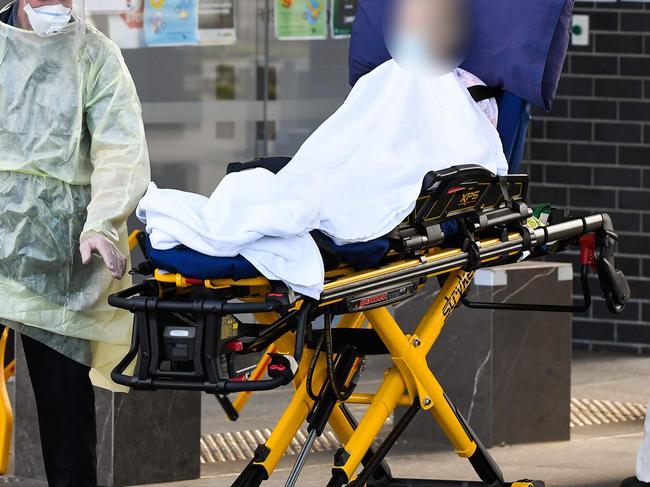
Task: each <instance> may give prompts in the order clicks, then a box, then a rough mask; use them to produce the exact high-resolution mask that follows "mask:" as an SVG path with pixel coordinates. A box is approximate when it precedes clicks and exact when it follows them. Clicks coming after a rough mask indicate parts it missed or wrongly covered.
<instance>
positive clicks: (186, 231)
mask: <svg viewBox="0 0 650 487" xmlns="http://www.w3.org/2000/svg"><path fill="white" fill-rule="evenodd" d="M472 84H476V81H475V80H474V79H472V75H471V74H469V73H466V72H462V71H460V70H459V71H456V72H454V73H449V74H447V75H445V76H442V77H438V78H427V77H419V76H416V75H413V74H411V73H409V72H407V71H405V70H404V69H402V68H400V67H399V66H398V65H397V64H396V63H395V62H394V61H387V62H386V63H384V64H383V65H382V66H380V67H378V68H377V69H375V70H374V71H373V72H372V73H370V74H368V75H366V76H365V77H364V78H362V79H361V80H360V81H359V82H358V83H357V84H356V85H355V87H354V89H353V90H352V92H351V93H350V95H349V97H348V98H347V100H346V101H345V102H344V104H343V105H342V106H341V107H340V108H339V110H337V111H336V113H334V114H333V115H332V116H331V117H330V118H329V119H328V120H326V121H325V122H324V123H323V124H322V125H321V126H320V127H319V128H318V129H317V130H316V131H315V132H314V133H313V134H312V136H311V137H309V138H308V139H307V141H306V142H305V143H304V144H303V146H302V147H301V148H300V150H299V151H298V153H297V154H296V155H295V156H294V157H293V159H292V160H291V162H289V163H288V164H287V165H286V166H285V167H284V168H283V169H282V170H280V171H279V172H278V173H277V174H274V173H272V172H270V171H267V170H266V169H262V168H256V169H252V170H248V171H244V172H237V173H232V174H229V175H227V176H226V177H225V178H224V180H223V181H222V182H221V183H220V184H219V186H218V187H217V188H216V189H215V191H214V192H213V194H212V195H211V196H210V198H205V197H203V196H200V195H196V194H191V193H184V192H180V191H175V190H162V189H158V188H157V187H156V186H155V185H154V184H152V185H151V187H150V188H149V191H148V192H147V194H146V195H145V197H144V198H143V199H142V201H141V203H140V206H139V208H138V217H139V218H140V219H141V220H142V221H143V222H145V223H146V225H147V233H149V235H150V242H151V245H152V247H153V248H154V249H158V250H169V249H173V248H175V247H177V246H179V245H183V246H185V247H188V248H190V249H193V250H195V251H197V252H199V253H201V254H205V255H209V256H214V257H233V256H237V255H241V256H243V257H245V258H246V260H247V261H248V262H250V263H251V264H252V265H253V266H254V267H255V268H256V269H257V270H258V271H259V272H260V273H262V274H263V275H264V276H265V277H267V278H268V279H270V280H279V281H284V282H285V283H286V284H287V285H288V286H289V287H290V288H291V289H293V290H294V291H296V292H298V293H300V294H304V295H306V296H310V297H318V296H319V295H320V293H321V291H322V289H323V282H324V266H323V261H322V258H321V255H320V252H319V249H318V246H317V245H316V243H315V242H314V239H313V237H312V235H311V234H310V232H312V231H314V230H319V231H320V232H322V234H324V235H326V236H328V237H330V238H331V239H332V240H333V241H334V242H335V244H338V245H344V244H351V243H356V242H368V241H372V240H374V239H377V238H379V237H382V236H384V235H386V234H387V233H389V232H390V231H392V230H393V229H394V228H395V227H396V226H397V225H399V224H400V223H401V222H402V221H403V220H404V218H405V217H406V216H407V215H408V214H409V213H410V212H411V211H412V210H413V208H414V206H415V201H416V199H417V198H418V196H419V194H420V191H421V189H422V180H423V178H424V176H425V175H426V174H427V173H428V172H429V171H434V170H440V169H444V168H447V167H450V166H457V165H464V164H477V165H481V166H483V167H485V168H486V169H488V170H489V171H491V172H492V173H494V174H499V175H501V174H506V173H507V169H508V167H507V162H506V159H505V157H504V154H503V149H502V145H501V141H500V139H499V135H498V133H497V131H496V128H495V122H496V107H495V106H494V105H492V104H491V102H490V101H488V102H484V106H483V107H480V106H479V105H478V104H477V103H476V102H474V100H473V99H472V97H471V96H470V94H469V92H468V91H467V89H466V86H467V85H472ZM485 105H487V106H485ZM484 108H487V110H488V113H487V114H486V112H484V111H483V109H484Z"/></svg>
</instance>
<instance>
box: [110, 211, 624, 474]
mask: <svg viewBox="0 0 650 487" xmlns="http://www.w3.org/2000/svg"><path fill="white" fill-rule="evenodd" d="M497 212H499V214H498V215H496V216H497V217H498V218H497V219H499V218H500V219H501V220H500V221H503V216H504V215H503V211H502V209H500V210H497ZM511 213H512V215H511V218H510V219H509V220H508V219H507V220H508V221H510V222H512V221H514V220H517V219H519V220H521V219H522V215H523V214H524V213H522V212H521V208H520V205H513V207H512V208H511ZM513 215H514V218H512V216H513ZM483 216H484V217H485V218H483V221H484V227H485V226H486V225H485V222H486V221H488V222H489V221H492V222H494V221H496V220H495V218H492V217H491V216H490V215H487V216H486V215H483ZM492 216H494V215H492ZM487 226H489V225H487ZM505 229H506V227H503V230H505ZM475 230H476V228H475ZM594 232H595V233H594ZM596 235H598V238H596ZM467 237H468V238H469V240H468V239H466V240H465V242H464V244H463V246H462V247H459V248H452V249H441V248H437V247H434V248H429V249H427V250H425V251H423V252H420V253H418V254H417V256H416V257H415V258H406V259H397V260H395V261H394V262H392V263H390V264H388V265H385V266H383V267H380V268H379V269H372V270H366V271H361V272H354V271H352V270H350V269H339V270H337V271H335V273H338V274H339V278H338V279H333V280H331V281H330V282H328V283H326V285H325V289H324V292H323V294H322V296H321V299H320V300H319V301H317V302H310V301H309V300H308V299H306V298H301V297H298V299H297V300H296V301H294V302H291V301H290V302H286V301H283V299H281V298H277V299H276V296H277V293H271V290H272V284H271V283H269V282H268V281H267V280H266V279H264V278H256V279H249V280H244V281H232V280H229V279H221V280H219V279H217V280H205V281H197V280H196V279H187V278H185V277H183V276H182V275H179V274H165V273H160V272H156V274H155V278H154V280H153V281H154V282H155V283H156V285H158V286H159V287H160V294H159V296H158V297H151V296H149V297H143V296H139V295H138V294H139V293H140V292H141V291H142V290H143V288H141V287H140V288H138V287H137V286H136V288H133V289H131V290H127V291H125V292H123V293H120V294H119V295H115V296H113V297H112V298H111V303H112V304H113V305H115V306H118V307H123V308H126V309H130V310H131V311H134V312H136V316H137V313H138V312H139V313H141V316H143V314H142V313H145V312H149V311H151V310H160V309H174V308H175V307H178V306H179V303H174V302H173V300H172V301H171V302H170V301H169V300H168V299H167V298H165V292H164V289H163V286H164V285H168V286H169V285H171V286H173V287H176V288H177V289H188V288H192V287H193V286H199V287H204V288H205V289H211V290H222V289H233V288H243V289H245V291H244V292H243V293H242V292H239V293H237V294H238V295H242V294H243V295H246V296H247V297H248V298H247V301H248V302H244V303H240V304H230V303H228V302H227V301H219V300H203V301H196V300H195V301H193V302H192V303H191V304H188V303H183V306H182V307H181V308H183V307H185V308H187V307H188V306H191V307H193V309H201V310H205V309H208V310H213V311H214V310H218V312H220V313H223V312H232V313H238V312H240V313H245V312H253V313H255V316H256V317H257V320H258V322H259V323H260V324H264V325H267V326H268V329H269V330H273V329H274V327H276V328H277V327H279V329H278V331H277V333H271V332H268V333H262V334H261V336H262V338H259V339H257V340H255V341H253V342H252V345H251V344H249V349H250V350H252V351H263V350H264V349H267V353H266V354H265V355H264V356H263V358H262V360H261V361H260V363H259V364H258V367H257V368H256V370H255V371H254V372H253V374H252V376H251V377H250V378H249V379H250V380H249V381H248V382H238V383H228V384H226V383H221V384H217V385H218V386H219V387H216V385H215V384H205V383H204V384H188V383H181V382H174V381H164V380H162V381H160V380H158V381H157V380H156V379H152V378H151V377H147V378H146V379H141V378H138V377H135V376H134V377H131V378H126V377H125V376H123V375H122V374H121V370H123V368H125V367H126V365H128V364H129V363H131V362H132V361H133V360H135V359H136V358H137V354H138V344H137V340H134V343H133V345H134V346H133V347H132V350H131V352H130V354H129V355H127V356H126V357H125V359H124V360H123V362H122V364H121V365H120V366H118V368H116V371H114V376H113V378H114V380H116V382H119V383H124V384H128V385H131V386H132V387H135V388H139V389H159V388H160V389H175V388H182V389H194V390H204V391H207V392H211V393H215V394H218V395H220V394H228V393H233V392H242V394H241V395H240V396H239V397H238V398H237V399H236V400H235V402H234V403H232V404H231V403H230V402H229V400H227V399H226V398H224V397H221V400H222V401H223V402H222V404H224V403H225V404H226V405H227V406H226V407H225V409H226V412H227V413H228V415H229V416H230V417H231V419H236V418H237V416H238V414H239V413H240V412H241V410H242V408H243V406H244V405H245V403H246V402H247V401H248V400H249V398H250V393H251V392H252V391H253V390H264V389H265V388H267V386H269V387H271V388H275V387H278V384H280V383H282V384H287V383H288V382H293V386H294V387H295V390H296V392H295V394H294V396H293V398H292V400H291V402H290V404H289V406H288V407H287V409H286V410H285V412H284V414H283V415H282V417H281V418H280V420H279V421H278V423H277V424H276V426H275V428H274V430H273V433H272V434H271V437H270V438H269V440H268V441H267V442H266V443H265V444H264V445H260V446H259V447H258V448H257V450H256V452H255V457H254V459H253V460H252V461H251V463H250V464H249V465H248V466H247V467H246V469H245V470H244V471H243V472H242V474H241V475H240V476H239V477H238V479H237V480H236V481H235V483H234V484H233V487H252V486H258V485H261V484H262V483H263V482H264V481H265V480H266V479H268V478H269V477H270V476H271V475H272V474H273V472H274V471H275V469H276V468H277V466H278V464H279V462H280V459H281V458H282V456H283V454H284V452H285V451H286V449H287V448H288V446H289V444H290V443H291V441H292V440H293V438H294V436H295V434H296V432H297V431H298V430H299V428H300V427H301V426H302V424H303V423H304V421H306V420H307V421H308V422H309V428H308V431H309V436H308V439H307V442H306V443H305V445H304V446H303V450H302V452H301V454H300V455H299V456H298V459H297V461H296V465H295V466H294V469H293V470H292V472H291V474H290V476H289V479H288V481H287V484H286V485H287V486H294V485H296V482H297V479H298V476H299V474H300V471H301V469H302V466H303V465H304V463H305V461H306V458H307V455H308V454H309V451H310V448H311V445H312V443H313V441H314V440H315V438H316V437H317V436H318V435H320V434H321V433H322V432H323V430H324V428H325V425H326V424H329V425H330V426H331V428H332V429H333V431H334V432H335V434H336V435H337V437H338V438H339V440H340V441H341V444H342V448H341V449H339V450H338V451H337V453H336V454H335V460H334V465H333V469H332V476H331V478H330V480H329V483H328V484H327V486H328V487H336V486H343V485H350V486H356V487H361V486H364V485H367V486H393V487H400V486H441V485H447V486H452V485H457V486H460V485H488V486H506V485H507V486H514V487H524V486H528V487H539V486H541V485H543V483H542V482H539V481H528V480H523V481H519V482H512V483H508V482H505V481H504V479H503V475H502V473H501V471H500V470H499V467H498V466H497V465H496V463H495V462H494V460H493V459H492V458H491V456H490V454H489V452H488V451H487V450H486V449H485V447H484V446H483V445H482V444H481V442H480V440H479V439H478V438H477V437H476V435H475V434H474V432H473V431H472V429H471V428H470V426H469V424H468V423H467V421H466V420H465V419H464V418H463V417H462V415H461V414H460V412H459V411H458V409H457V408H456V407H455V406H454V405H453V403H452V402H451V400H450V399H449V398H448V397H447V396H446V394H445V393H444V390H443V388H442V386H441V385H440V383H439V382H438V381H437V379H436V378H435V376H434V374H433V373H432V372H431V371H430V370H429V368H428V366H427V362H426V356H427V354H428V353H429V351H430V350H431V349H432V347H433V346H434V344H435V342H436V340H437V338H438V337H439V335H440V332H441V330H442V328H443V327H444V325H445V323H446V321H447V319H448V318H449V316H450V315H451V314H452V313H453V311H454V309H455V308H456V307H457V306H459V305H460V304H461V303H463V302H464V303H465V304H469V305H472V304H473V305H475V306H479V307H480V306H481V303H470V302H469V301H467V299H466V298H465V295H466V292H467V290H468V288H469V286H470V283H471V281H472V277H473V274H474V271H475V270H476V269H478V268H481V267H485V266H495V265H500V264H503V263H509V262H512V261H513V260H517V258H519V257H521V256H522V254H523V253H524V252H529V251H533V252H534V251H535V249H538V248H540V247H543V246H545V245H547V244H549V243H551V242H558V241H559V242H563V241H574V242H577V241H578V240H579V241H580V245H581V263H582V265H583V270H586V268H587V267H589V266H596V267H598V266H599V265H600V264H599V262H601V261H605V262H607V257H610V256H611V254H612V252H613V250H612V248H611V247H612V246H613V243H612V242H611V241H610V240H614V241H615V234H614V233H613V228H612V224H611V220H610V218H609V217H608V216H607V215H605V214H598V215H591V216H587V217H583V218H575V219H569V220H567V221H563V222H561V223H558V224H554V225H550V226H548V227H541V228H537V229H534V230H531V229H527V230H525V231H522V228H521V227H519V228H517V229H516V231H509V232H502V233H501V235H500V236H499V237H492V238H485V239H480V238H477V239H474V238H473V237H474V235H473V232H471V233H470V232H467ZM608 264H609V263H608ZM603 269H605V267H603ZM612 269H613V267H612V266H611V264H610V265H609V267H607V268H606V270H609V271H611V270H612ZM599 271H600V267H599ZM605 274H607V273H606V272H604V271H603V275H605ZM599 276H600V272H599ZM617 276H618V277H617ZM620 276H622V274H620V273H619V274H616V275H613V274H611V272H610V276H609V282H610V284H609V292H610V295H609V298H608V303H609V304H610V309H612V311H614V312H619V311H620V310H621V309H622V306H623V305H624V302H621V301H625V300H626V299H627V297H629V288H628V289H627V290H624V292H623V295H624V299H619V300H618V301H617V300H616V299H612V293H611V291H612V289H611V288H612V285H611V283H612V282H614V281H616V279H617V278H620V279H623V280H624V278H622V277H620ZM434 277H437V278H439V279H441V283H442V286H441V291H440V292H439V293H438V295H437V297H436V298H435V299H434V300H433V302H432V304H431V307H430V308H429V310H428V312H427V313H426V314H425V315H424V317H423V318H422V320H421V322H420V324H419V325H418V327H417V329H416V331H415V332H414V333H413V334H405V333H404V332H403V331H402V330H401V328H400V326H399V324H398V323H396V321H395V319H394V318H393V317H392V316H391V314H390V312H389V311H388V309H387V305H388V304H390V303H388V302H379V303H373V304H377V305H376V306H375V305H373V304H371V305H370V306H366V307H365V308H364V307H363V306H362V307H360V309H359V311H358V312H351V311H350V310H349V309H348V310H347V312H346V311H345V310H343V311H341V307H340V306H341V303H344V302H346V300H350V299H352V298H357V297H359V296H370V295H372V293H377V292H381V291H382V290H384V289H386V288H387V287H391V286H392V289H395V288H400V286H402V287H404V286H406V285H410V284H413V283H415V287H416V288H420V287H421V286H422V285H423V284H424V282H425V281H426V280H427V279H429V278H434ZM582 277H583V289H584V290H585V304H584V305H579V306H570V307H566V306H559V307H554V306H552V305H525V306H524V308H525V309H530V308H531V307H532V308H533V309H543V310H548V311H562V312H567V311H578V310H582V309H585V308H586V307H588V305H589V303H590V296H589V294H588V292H589V291H588V286H586V285H584V284H585V282H586V272H583V275H582ZM606 281H608V279H601V283H604V285H603V288H604V289H606V288H608V284H607V282H606ZM401 297H403V296H401ZM309 306H311V307H313V308H314V309H316V310H321V311H322V310H335V311H333V313H334V314H341V315H344V316H343V318H342V321H341V322H340V324H339V325H338V327H337V328H336V330H334V331H335V332H338V333H344V332H351V331H354V330H357V331H359V332H365V333H370V332H371V333H375V334H376V336H377V337H378V338H379V340H380V342H381V344H382V345H383V346H384V347H385V349H386V352H387V353H389V354H390V356H391V358H392V361H393V366H392V367H391V368H390V369H389V370H388V371H387V372H386V375H385V376H384V380H383V382H382V384H381V386H380V387H379V389H378V390H377V391H376V392H375V393H373V394H368V393H356V392H352V394H350V395H349V397H347V398H345V400H338V399H337V398H336V397H335V396H334V394H333V393H332V391H331V390H332V388H331V386H329V385H328V386H327V387H325V388H324V391H321V392H322V394H321V395H320V396H319V397H318V398H316V399H314V398H313V397H311V395H310V393H309V390H308V389H309V388H308V380H307V378H308V377H310V378H311V387H312V389H313V388H316V389H320V388H322V387H323V386H324V385H325V384H331V383H332V378H331V376H328V369H327V364H326V360H325V358H324V357H322V356H319V357H318V358H317V360H316V361H315V362H314V363H315V367H314V368H313V374H312V375H311V376H309V368H310V367H309V366H310V362H312V358H313V356H314V353H315V352H314V350H313V348H314V347H313V339H312V344H310V343H306V344H305V343H304V342H303V341H302V340H304V339H303V338H301V334H300V333H299V327H298V328H295V329H294V328H286V327H285V328H282V327H281V326H279V325H281V324H282V316H283V314H286V313H287V312H288V311H293V312H298V311H300V310H301V309H303V310H304V309H306V308H308V307H309ZM517 306H521V305H517ZM522 309H523V308H522ZM305 314H306V313H305ZM366 321H367V322H368V323H369V325H370V326H369V328H368V329H364V330H361V328H362V326H363V324H364V323H365V322H366ZM136 322H137V318H136ZM136 329H137V327H136ZM297 342H298V343H297ZM298 351H300V360H299V363H298V364H297V368H296V369H295V371H292V370H289V369H290V368H289V367H286V366H281V367H279V368H281V369H282V368H283V367H284V371H285V374H284V375H283V374H276V375H275V377H273V376H272V378H271V379H270V380H262V379H261V377H262V376H263V375H264V372H265V371H268V372H269V375H271V373H270V372H271V367H270V366H269V364H273V360H274V357H277V356H278V355H276V353H280V354H282V356H288V355H291V353H294V355H295V356H296V357H297V356H298ZM362 355H363V354H358V353H356V352H355V351H354V346H353V347H351V349H350V350H348V349H343V350H337V351H336V353H335V354H334V356H335V358H336V364H337V366H340V367H341V368H340V370H339V368H337V369H336V373H337V374H339V375H337V376H336V377H334V381H335V382H336V381H337V380H338V379H340V380H341V385H342V386H345V385H350V384H351V382H352V381H353V380H354V377H355V376H356V375H357V374H358V371H359V368H360V366H361V361H360V358H361V356H362ZM341 364H343V365H341ZM285 365H286V364H285ZM145 375H146V374H145ZM273 381H275V383H273V384H271V382H273ZM258 384H265V386H264V387H259V388H258ZM249 387H250V388H249ZM347 404H366V405H368V406H369V407H368V410H367V411H366V413H365V415H364V416H363V418H362V419H361V421H360V422H359V423H358V424H357V422H356V420H355V419H354V418H353V417H352V415H351V414H350V413H349V411H348V410H347V408H346V405H347ZM397 406H407V407H408V409H407V412H406V413H405V415H404V416H403V417H402V418H401V419H400V420H399V421H398V422H397V424H396V425H395V428H394V429H393V431H392V432H391V433H390V434H389V436H388V437H387V438H386V439H385V440H384V442H383V443H382V445H381V446H380V447H379V448H378V449H377V450H376V451H373V449H372V448H371V445H372V443H373V441H374V440H375V438H376V437H377V435H378V433H379V431H380V429H381V428H382V426H383V425H384V424H385V420H386V419H387V418H388V417H389V416H390V415H391V414H392V413H393V412H394V410H395V408H396V407H397ZM420 410H422V411H424V412H426V413H428V414H431V415H432V416H433V417H434V419H435V420H436V422H437V423H438V424H439V425H440V427H441V429H442V431H443V432H444V433H445V435H446V436H447V438H448V439H449V441H450V443H451V444H452V446H453V448H454V450H455V452H456V453H457V454H458V455H459V456H461V457H464V458H467V459H468V460H469V461H470V463H471V465H472V466H473V468H474V470H475V471H476V473H477V475H478V477H479V478H480V479H481V481H478V482H458V481H438V480H424V479H422V480H413V479H395V478H393V477H392V475H391V474H390V469H389V468H388V467H387V465H386V464H385V462H384V457H385V456H386V454H387V453H388V452H389V451H390V449H391V447H392V446H393V445H394V443H395V442H396V440H397V438H398V437H399V435H400V434H401V432H402V431H403V430H404V429H405V427H406V425H407V424H408V423H409V422H410V421H411V420H412V419H413V417H414V416H415V414H416V413H417V412H418V411H420ZM361 466H362V467H363V468H362V470H361V471H360V472H359V473H357V472H358V470H359V468H360V467H361Z"/></svg>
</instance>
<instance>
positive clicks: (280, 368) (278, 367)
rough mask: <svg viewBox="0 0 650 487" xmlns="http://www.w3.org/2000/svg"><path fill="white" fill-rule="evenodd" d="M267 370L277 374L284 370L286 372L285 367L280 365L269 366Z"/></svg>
mask: <svg viewBox="0 0 650 487" xmlns="http://www.w3.org/2000/svg"><path fill="white" fill-rule="evenodd" d="M269 370H276V371H278V372H284V371H285V370H287V368H286V366H284V365H282V364H275V365H271V366H269Z"/></svg>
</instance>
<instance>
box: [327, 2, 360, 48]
mask: <svg viewBox="0 0 650 487" xmlns="http://www.w3.org/2000/svg"><path fill="white" fill-rule="evenodd" d="M356 15H357V0H332V37H333V38H334V39H346V38H348V37H350V36H351V35H352V24H354V18H355V17H356Z"/></svg>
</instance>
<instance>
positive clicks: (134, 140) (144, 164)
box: [80, 45, 151, 243]
mask: <svg viewBox="0 0 650 487" xmlns="http://www.w3.org/2000/svg"><path fill="white" fill-rule="evenodd" d="M90 64H91V67H90V72H89V76H88V78H87V83H86V90H85V97H86V99H85V121H86V126H87V128H88V131H89V134H90V161H91V164H92V166H93V169H92V175H91V181H90V184H91V195H92V196H91V201H90V204H89V205H88V208H87V218H86V223H85V225H84V229H83V232H82V233H81V238H80V239H81V240H83V239H84V238H85V237H87V236H89V235H91V234H101V235H104V236H106V237H107V238H109V239H110V240H111V241H113V242H114V243H117V242H119V239H120V232H119V229H120V226H122V225H123V224H124V223H125V222H126V220H127V218H128V217H129V215H130V214H131V213H132V212H133V211H134V210H135V207H136V205H137V203H138V201H139V200H140V198H141V197H142V195H143V194H144V192H145V191H146V188H147V185H148V184H149V182H150V180H151V170H150V166H149V154H148V149H147V142H146V139H145V132H144V124H143V121H142V108H141V105H140V101H139V99H138V95H137V92H136V88H135V84H134V82H133V80H132V78H131V75H130V73H129V71H128V69H127V67H126V64H125V63H124V60H123V59H122V56H121V54H120V53H119V51H118V49H117V48H116V47H114V46H112V45H108V46H106V47H104V49H103V50H101V51H100V53H99V54H98V55H97V58H96V59H95V60H93V61H92V62H91V63H90Z"/></svg>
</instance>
